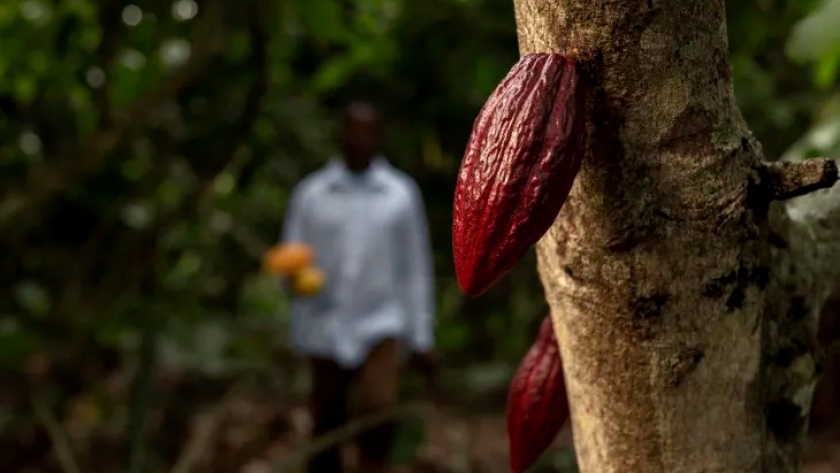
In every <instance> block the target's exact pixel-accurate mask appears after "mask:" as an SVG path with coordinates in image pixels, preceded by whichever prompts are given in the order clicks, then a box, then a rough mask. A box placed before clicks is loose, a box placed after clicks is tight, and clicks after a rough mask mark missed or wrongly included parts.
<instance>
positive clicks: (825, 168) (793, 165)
mask: <svg viewBox="0 0 840 473" xmlns="http://www.w3.org/2000/svg"><path fill="white" fill-rule="evenodd" d="M764 169H765V170H766V171H767V173H768V176H769V178H770V182H769V186H770V189H769V191H770V194H771V196H772V198H773V199H775V200H786V199H791V198H793V197H799V196H801V195H805V194H808V193H810V192H813V191H815V190H818V189H825V188H828V187H831V186H833V185H834V184H835V183H836V182H837V174H838V172H837V163H836V162H835V161H833V160H831V159H827V158H814V159H808V160H805V161H800V162H790V161H776V162H772V163H764Z"/></svg>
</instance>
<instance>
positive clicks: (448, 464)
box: [240, 404, 840, 473]
mask: <svg viewBox="0 0 840 473" xmlns="http://www.w3.org/2000/svg"><path fill="white" fill-rule="evenodd" d="M288 415H289V424H288V425H289V426H290V427H291V428H290V430H289V431H288V432H287V435H285V436H283V438H282V439H278V440H277V441H276V442H275V443H274V444H273V445H272V446H271V447H270V448H268V449H267V450H266V451H265V452H264V454H263V455H261V456H260V457H259V458H257V459H255V460H253V461H252V462H250V463H249V464H247V465H246V466H245V467H244V468H243V469H242V470H241V471H240V473H277V472H278V470H277V464H278V462H282V461H283V459H284V457H287V456H288V455H290V454H292V453H293V452H295V451H296V450H297V449H299V448H301V447H302V446H304V445H305V444H306V441H307V432H308V430H309V424H310V419H309V415H308V413H307V411H306V409H305V408H303V407H302V406H298V407H295V408H293V409H291V410H290V411H289V413H288ZM422 417H423V420H424V422H425V428H426V441H425V442H424V443H423V444H422V446H421V447H420V448H419V449H418V450H417V454H416V458H415V460H414V461H413V462H412V464H411V465H410V466H405V465H403V466H395V467H394V468H393V469H392V473H508V472H509V471H510V470H509V468H508V455H507V450H508V446H507V434H506V431H505V421H504V417H503V415H501V414H499V415H486V414H485V415H471V416H464V415H460V414H458V413H456V412H454V411H453V410H451V409H447V408H441V407H438V406H433V405H431V404H429V405H424V406H423V407H422ZM572 448H573V440H572V435H571V430H570V428H569V426H568V424H567V426H566V428H564V429H563V431H562V432H561V433H560V435H558V438H557V440H556V441H555V443H554V445H553V446H552V447H551V448H550V449H549V451H548V452H546V454H545V455H544V458H543V459H542V460H541V461H540V464H539V465H538V468H536V469H535V471H539V472H545V473H547V472H555V473H571V472H574V471H576V468H575V467H574V464H573V453H572ZM345 454H346V455H347V457H348V462H349V463H350V464H351V465H352V464H353V463H354V462H353V452H352V447H349V448H345ZM281 471H284V472H286V473H293V472H294V473H297V472H299V471H301V470H300V469H299V468H294V469H281ZM802 473H840V429H837V430H834V431H831V432H824V433H822V434H820V435H818V436H815V437H814V438H813V439H812V445H811V447H810V448H809V452H808V455H807V458H806V463H805V464H804V465H803V468H802Z"/></svg>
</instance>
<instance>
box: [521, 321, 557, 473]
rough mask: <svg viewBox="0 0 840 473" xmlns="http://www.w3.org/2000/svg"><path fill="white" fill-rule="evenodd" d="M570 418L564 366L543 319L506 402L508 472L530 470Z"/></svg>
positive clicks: (547, 323) (555, 343)
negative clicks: (508, 446) (508, 451)
mask: <svg viewBox="0 0 840 473" xmlns="http://www.w3.org/2000/svg"><path fill="white" fill-rule="evenodd" d="M568 418H569V403H568V399H567V397H566V383H565V380H564V379H563V362H562V360H561V358H560V350H559V348H558V346H557V339H556V338H555V336H554V327H553V326H552V325H551V318H550V317H549V316H546V317H545V319H544V320H543V322H542V325H541V326H540V332H539V334H538V335H537V340H536V341H535V342H534V344H533V345H532V346H531V348H530V350H529V351H528V353H527V354H526V355H525V358H523V360H522V362H521V363H520V365H519V368H518V369H517V370H516V374H515V375H514V377H513V381H512V382H511V385H510V391H509V392H508V400H507V430H508V442H509V445H510V469H511V471H512V472H513V473H522V472H524V471H525V470H527V469H528V468H530V467H531V466H532V465H533V464H534V463H535V462H536V461H537V459H538V458H539V457H540V455H542V454H543V452H545V450H546V449H547V448H548V447H549V445H551V443H552V442H553V441H554V439H555V438H556V437H557V434H558V432H560V429H562V428H563V424H565V423H566V420H567V419H568Z"/></svg>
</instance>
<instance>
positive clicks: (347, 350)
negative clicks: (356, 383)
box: [281, 157, 434, 368]
mask: <svg viewBox="0 0 840 473" xmlns="http://www.w3.org/2000/svg"><path fill="white" fill-rule="evenodd" d="M281 240H282V241H285V242H291V241H298V242H304V243H307V244H309V245H311V246H312V247H313V248H314V250H315V255H316V256H315V258H316V261H315V262H316V265H317V266H318V267H319V268H320V269H321V270H322V271H324V272H325V274H326V277H327V283H326V285H325V287H324V288H323V290H322V291H321V292H320V293H319V294H318V295H317V296H314V297H308V298H294V299H293V302H292V313H291V317H292V318H291V332H292V345H293V347H294V348H295V349H296V350H298V351H300V352H302V353H305V354H307V355H310V356H319V357H326V358H329V359H333V360H335V361H336V362H338V363H339V364H340V365H342V366H345V367H348V368H352V367H357V366H359V365H361V364H362V363H363V362H364V360H365V358H366V357H367V354H368V352H369V351H370V349H371V348H372V346H373V345H374V344H375V343H377V342H378V341H380V340H382V339H384V338H387V337H395V338H398V339H401V340H403V341H404V343H405V344H406V345H407V346H408V348H409V349H412V350H415V351H424V350H428V349H430V348H431V347H432V345H433V342H434V336H433V335H434V334H433V328H434V290H433V282H434V281H433V279H434V275H433V269H432V259H431V248H430V242H429V232H428V226H427V221H426V213H425V208H424V206H423V200H422V196H421V194H420V189H419V188H418V186H417V184H416V183H415V182H414V180H412V179H411V178H410V177H409V176H408V175H407V174H405V173H403V172H401V171H399V170H397V169H396V168H394V167H392V166H391V165H390V164H389V163H388V162H387V161H386V160H385V159H384V158H383V157H378V158H376V159H375V160H374V161H373V163H372V164H371V166H370V167H369V168H368V169H367V170H366V171H365V172H363V173H361V174H358V173H353V172H351V171H349V170H348V169H347V167H346V166H345V164H344V162H343V161H341V160H337V159H336V160H333V161H331V162H330V163H329V164H327V165H326V166H325V167H323V168H321V169H320V170H318V171H316V172H314V173H312V174H310V175H309V176H307V177H306V178H304V179H303V180H302V181H301V182H300V183H299V184H298V185H297V187H295V189H294V191H293V192H292V196H291V200H290V202H289V207H288V209H287V213H286V217H285V222H284V226H283V232H282V237H281Z"/></svg>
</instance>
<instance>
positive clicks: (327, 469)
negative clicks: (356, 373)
mask: <svg viewBox="0 0 840 473" xmlns="http://www.w3.org/2000/svg"><path fill="white" fill-rule="evenodd" d="M310 366H311V371H312V392H311V395H310V409H311V412H312V424H313V425H312V437H313V438H318V437H320V436H321V435H323V434H325V433H327V432H329V431H331V430H333V429H335V428H338V427H341V426H342V425H343V424H344V423H345V422H346V421H347V393H348V390H349V385H350V373H349V372H348V371H347V370H344V369H343V368H341V367H340V366H339V365H338V364H337V363H336V362H334V361H332V360H326V359H320V358H313V359H311V360H310ZM342 469H343V467H342V463H341V446H340V445H335V446H333V447H331V448H329V449H327V450H324V451H323V452H322V453H320V454H318V455H316V456H314V457H312V458H311V459H310V460H309V462H308V465H307V472H308V473H341V471H342Z"/></svg>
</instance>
